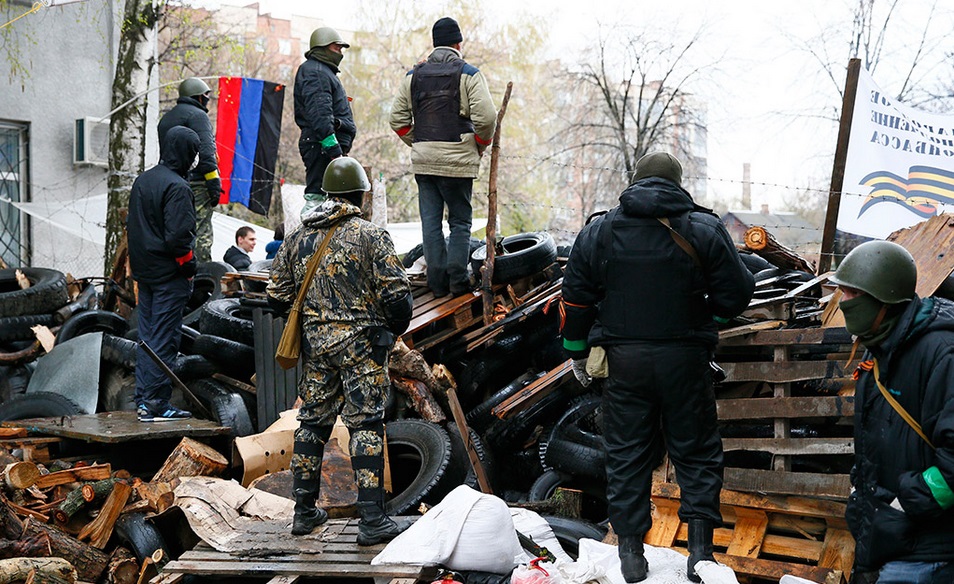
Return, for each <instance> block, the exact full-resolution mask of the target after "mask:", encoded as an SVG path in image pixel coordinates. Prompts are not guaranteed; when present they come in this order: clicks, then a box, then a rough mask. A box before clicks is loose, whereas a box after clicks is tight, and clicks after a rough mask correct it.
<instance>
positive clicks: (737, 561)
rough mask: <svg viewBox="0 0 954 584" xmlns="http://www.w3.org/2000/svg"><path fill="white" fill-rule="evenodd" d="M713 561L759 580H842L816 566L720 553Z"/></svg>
mask: <svg viewBox="0 0 954 584" xmlns="http://www.w3.org/2000/svg"><path fill="white" fill-rule="evenodd" d="M678 551H681V550H678ZM715 559H716V561H718V562H719V563H720V564H724V565H726V566H728V567H730V568H732V570H733V571H735V572H736V573H737V574H744V575H747V576H758V577H760V578H766V579H769V580H780V579H781V578H782V576H784V575H786V574H790V575H792V576H798V577H799V578H805V579H806V580H811V581H812V582H821V583H824V584H837V583H838V582H840V581H841V578H842V572H841V570H832V569H831V568H819V567H817V566H803V565H800V564H795V563H791V562H779V561H774V560H763V559H757V558H742V557H738V556H730V555H727V554H720V553H716V554H715Z"/></svg>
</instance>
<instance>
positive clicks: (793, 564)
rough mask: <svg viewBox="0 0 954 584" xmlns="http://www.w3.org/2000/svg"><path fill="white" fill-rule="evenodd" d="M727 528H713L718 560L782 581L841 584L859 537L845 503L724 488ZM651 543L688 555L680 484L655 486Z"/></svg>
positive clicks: (747, 573) (737, 569)
mask: <svg viewBox="0 0 954 584" xmlns="http://www.w3.org/2000/svg"><path fill="white" fill-rule="evenodd" d="M721 499H722V517H723V520H724V527H721V528H718V529H716V530H715V533H714V535H713V543H714V545H715V549H716V554H715V557H716V560H718V561H719V562H720V563H722V564H725V565H726V566H729V567H730V568H732V569H733V570H734V571H735V572H736V574H738V575H740V576H749V577H753V578H758V579H760V580H765V579H767V580H778V579H779V578H781V577H782V576H784V575H785V574H791V575H794V576H800V577H802V578H806V579H808V580H811V581H813V582H823V583H824V584H841V583H842V582H845V581H846V580H847V577H848V575H849V574H850V571H851V565H852V562H853V561H854V553H855V541H854V539H853V538H852V537H851V534H850V533H849V532H848V529H847V525H846V524H845V521H844V510H845V504H844V503H841V502H837V501H826V500H820V499H812V498H807V497H791V496H784V495H774V496H773V495H753V494H750V493H741V492H738V491H729V490H723V491H722V495H721ZM652 500H653V526H652V529H650V531H649V533H647V534H646V538H645V542H646V543H647V544H649V545H654V546H659V547H669V548H672V549H675V550H676V551H679V552H680V553H683V554H686V555H688V553H689V552H688V550H687V549H686V540H687V538H688V527H687V525H686V524H685V523H683V522H681V521H680V520H679V517H678V515H677V511H678V509H679V488H678V487H676V486H675V485H672V484H668V483H654V485H653V497H652Z"/></svg>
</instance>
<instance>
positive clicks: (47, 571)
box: [0, 558, 76, 584]
mask: <svg viewBox="0 0 954 584" xmlns="http://www.w3.org/2000/svg"><path fill="white" fill-rule="evenodd" d="M31 573H32V574H31ZM31 576H32V578H31ZM28 578H31V579H30V582H49V581H50V580H49V578H59V581H60V582H68V583H69V584H73V583H75V582H76V569H75V568H73V565H72V564H70V563H69V562H68V561H67V560H64V559H63V558H10V559H8V560H0V584H8V583H10V582H17V581H21V580H27V579H28ZM38 579H39V580H38Z"/></svg>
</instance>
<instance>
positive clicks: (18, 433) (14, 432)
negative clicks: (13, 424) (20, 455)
mask: <svg viewBox="0 0 954 584" xmlns="http://www.w3.org/2000/svg"><path fill="white" fill-rule="evenodd" d="M26 437H27V429H26V428H0V438H26Z"/></svg>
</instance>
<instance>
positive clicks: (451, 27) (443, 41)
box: [431, 16, 464, 47]
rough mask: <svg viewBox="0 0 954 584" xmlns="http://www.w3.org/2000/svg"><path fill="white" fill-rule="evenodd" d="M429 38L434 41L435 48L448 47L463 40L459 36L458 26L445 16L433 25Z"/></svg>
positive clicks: (454, 21)
mask: <svg viewBox="0 0 954 584" xmlns="http://www.w3.org/2000/svg"><path fill="white" fill-rule="evenodd" d="M431 37H432V38H433V39H434V46H435V47H449V46H452V45H456V44H457V43H459V42H461V41H463V40H464V37H462V36H461V34H460V26H458V25H457V21H456V20H454V19H453V18H451V17H450V16H445V17H444V18H442V19H440V20H438V21H437V22H435V23H434V28H433V29H432V30H431Z"/></svg>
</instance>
